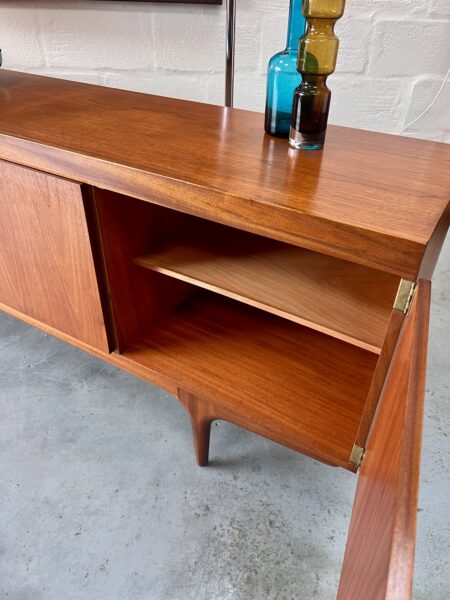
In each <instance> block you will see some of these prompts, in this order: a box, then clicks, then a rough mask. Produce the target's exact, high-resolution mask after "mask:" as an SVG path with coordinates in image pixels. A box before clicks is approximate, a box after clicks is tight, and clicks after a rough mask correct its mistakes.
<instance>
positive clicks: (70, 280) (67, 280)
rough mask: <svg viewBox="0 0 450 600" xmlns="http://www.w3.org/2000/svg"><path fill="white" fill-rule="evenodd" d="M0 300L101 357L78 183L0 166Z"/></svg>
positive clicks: (103, 344)
mask: <svg viewBox="0 0 450 600" xmlns="http://www.w3.org/2000/svg"><path fill="white" fill-rule="evenodd" d="M0 182H1V184H0V302H1V303H2V304H5V305H7V306H9V307H11V308H13V309H15V310H16V311H18V312H20V313H23V314H25V315H27V316H29V317H32V318H34V319H36V320H38V321H42V322H43V323H46V324H47V325H50V326H51V327H54V328H55V329H59V330H61V331H62V332H64V333H66V334H68V335H70V336H72V337H74V338H77V339H79V340H81V341H82V342H85V343H87V344H89V345H91V346H95V347H96V348H98V349H100V350H104V351H108V341H107V336H106V330H105V323H104V319H103V311H102V306H101V301H100V295H99V287H98V283H97V278H96V273H95V267H94V261H93V256H92V252H91V247H90V241H89V234H88V228H87V223H86V215H85V210H84V205H83V198H82V194H81V189H80V185H79V184H76V183H73V182H71V181H66V180H64V179H60V178H58V177H53V176H50V175H46V174H43V173H38V172H35V171H32V170H30V169H25V168H23V167H20V166H16V165H12V164H10V163H6V162H3V161H0Z"/></svg>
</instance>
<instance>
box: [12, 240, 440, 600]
mask: <svg viewBox="0 0 450 600" xmlns="http://www.w3.org/2000/svg"><path fill="white" fill-rule="evenodd" d="M449 266H450V244H447V246H446V248H445V251H444V254H443V256H442V257H441V261H440V265H439V268H438V272H437V273H436V277H435V284H434V296H433V310H432V323H431V337H430V354H429V371H428V382H427V403H426V419H425V430H424V451H423V465H422V483H421V495H420V508H419V524H418V550H417V561H416V577H415V595H414V598H416V599H417V600H422V599H423V600H425V599H426V600H443V599H446V598H450V568H449V562H450V548H449V540H450V535H449V534H450V481H449V480H450V477H449V475H450V460H449V458H448V457H449V456H450V436H449V433H450V402H449V400H450V393H449V366H450V335H449V332H450V310H449V309H450V303H449V301H448V299H449V297H450V277H449V274H450V271H449ZM0 339H1V346H0V411H1V416H2V418H1V422H0V451H1V461H0V486H1V490H0V534H1V537H0V598H1V599H2V600H3V599H7V600H144V599H145V600H291V599H295V600H299V599H305V600H308V599H310V598H317V599H327V600H329V599H331V598H333V597H334V595H335V591H336V589H337V584H338V578H339V571H340V567H341V561H342V557H343V552H344V546H345V540H346V535H347V529H348V525H349V519H350V512H351V506H352V502H353V494H354V487H355V483H356V478H355V476H354V475H353V474H351V473H348V472H346V471H344V470H338V469H333V468H330V467H326V466H324V465H322V464H319V463H316V462H315V461H313V460H310V459H308V458H305V457H303V456H300V455H298V454H295V453H294V452H291V451H289V450H286V449H284V448H282V447H281V446H278V445H276V444H273V443H270V442H268V441H265V440H264V439H263V438H261V437H258V436H256V435H252V434H250V433H247V432H245V431H242V430H240V429H239V428H237V427H233V426H231V425H229V424H226V423H219V424H217V425H215V426H214V427H213V436H212V453H211V454H212V465H211V467H209V468H207V469H200V468H198V467H196V466H195V464H194V456H193V450H192V445H191V444H192V442H191V434H190V429H189V423H188V419H187V417H186V415H185V413H184V410H183V409H182V408H181V406H179V404H178V403H177V401H176V400H175V399H174V398H172V397H170V396H169V395H167V394H166V393H164V392H162V391H161V390H158V389H156V388H155V387H152V386H151V385H148V384H146V383H144V382H142V381H139V380H138V379H135V378H134V377H131V376H129V375H127V374H126V373H122V372H120V371H118V370H117V369H115V368H113V367H112V366H109V365H105V364H103V363H102V362H101V361H99V360H96V359H94V358H92V357H90V356H88V355H87V354H84V353H82V352H80V351H78V350H76V349H74V348H72V347H70V346H68V345H66V344H65V343H63V342H61V341H58V340H56V339H53V338H52V337H50V336H47V335H45V334H44V333H41V332H40V331H37V330H36V329H33V328H32V327H29V326H27V325H25V324H23V323H20V322H19V321H16V320H14V319H12V318H10V317H7V316H1V317H0Z"/></svg>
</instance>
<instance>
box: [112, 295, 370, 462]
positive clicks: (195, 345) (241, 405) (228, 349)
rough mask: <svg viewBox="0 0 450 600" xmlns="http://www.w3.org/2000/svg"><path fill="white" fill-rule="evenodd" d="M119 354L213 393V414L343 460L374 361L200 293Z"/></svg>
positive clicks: (144, 370) (149, 371)
mask: <svg viewBox="0 0 450 600" xmlns="http://www.w3.org/2000/svg"><path fill="white" fill-rule="evenodd" d="M121 359H122V361H124V362H125V363H127V362H128V363H130V366H129V368H131V369H132V370H133V371H136V369H135V368H133V367H132V364H134V365H136V364H138V365H139V369H140V374H141V375H142V376H145V377H147V378H148V379H150V380H152V377H153V374H155V375H156V377H158V376H160V375H163V376H165V377H168V378H170V379H172V380H173V381H175V382H177V385H178V386H180V387H181V388H182V389H185V390H188V391H191V392H193V393H198V394H199V395H200V397H202V398H205V399H207V400H213V399H214V400H215V401H217V402H219V403H220V405H221V407H222V414H223V415H224V416H223V417H221V418H227V420H230V421H232V422H235V423H237V424H238V425H242V426H245V427H246V428H247V429H250V430H252V431H256V432H257V433H260V434H262V435H265V436H266V437H269V438H271V439H274V440H275V441H279V442H282V443H283V444H284V445H287V446H289V447H291V448H294V449H296V450H299V451H301V452H304V453H305V454H308V455H310V456H313V457H316V458H318V459H319V460H322V461H325V462H328V463H330V464H333V465H340V466H343V467H347V468H349V464H348V463H349V458H350V453H351V451H352V448H353V443H354V440H355V436H356V432H357V429H358V425H359V422H360V418H361V414H362V411H363V407H364V403H365V400H366V397H367V392H368V389H369V385H370V382H371V379H372V375H373V371H374V368H375V364H376V361H377V357H376V356H375V355H374V354H371V353H369V352H366V351H364V350H361V349H360V348H355V347H354V346H350V345H349V344H345V343H344V342H340V341H338V340H335V339H333V338H330V337H329V336H325V335H323V334H321V333H318V332H315V331H313V330H310V329H308V328H305V327H301V326H299V325H296V324H293V323H291V322H289V321H287V320H285V319H280V318H278V317H275V316H273V315H269V314H267V313H264V312H262V311H258V310H255V309H254V308H251V307H248V306H245V305H243V304H240V303H238V302H235V301H233V300H229V299H226V298H223V297H221V296H218V295H216V294H211V293H210V292H204V291H199V292H197V294H194V296H192V297H191V299H189V300H188V301H187V302H186V303H185V304H183V305H182V306H181V307H179V308H178V310H177V311H175V312H173V313H171V314H170V315H168V316H167V317H166V318H164V319H162V320H161V321H160V322H159V323H158V324H156V325H155V326H153V327H152V328H151V329H150V330H149V331H148V332H147V334H146V335H145V336H144V337H143V338H142V339H141V340H140V342H139V343H137V344H136V345H134V346H132V347H130V348H129V349H128V350H127V351H125V352H124V353H123V354H122V356H121ZM124 366H125V365H124ZM280 382H282V384H283V385H282V386H281V385H280Z"/></svg>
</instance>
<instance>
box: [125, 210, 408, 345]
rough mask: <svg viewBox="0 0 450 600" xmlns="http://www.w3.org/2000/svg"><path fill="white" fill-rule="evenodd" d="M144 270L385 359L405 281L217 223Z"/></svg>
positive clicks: (163, 251) (161, 251)
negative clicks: (390, 325) (396, 301)
mask: <svg viewBox="0 0 450 600" xmlns="http://www.w3.org/2000/svg"><path fill="white" fill-rule="evenodd" d="M134 262H135V263H136V264H138V265H140V266H142V267H145V268H147V269H151V270H152V271H157V272H158V273H163V274H164V275H169V276H171V277H175V278H177V279H180V280H182V281H186V282H188V283H193V284H195V285H197V286H200V287H202V288H205V289H208V290H211V291H213V292H216V293H219V294H223V295H224V296H228V297H230V298H233V299H235V300H239V301H241V302H245V303H246V304H250V305H251V306H254V307H256V308H260V309H263V310H266V311H268V312H271V313H273V314H276V315H279V316H281V317H284V318H286V319H289V320H291V321H294V322H296V323H300V324H301V325H306V326H308V327H312V328H313V329H317V330H318V331H321V332H323V333H326V334H328V335H332V336H334V337H336V338H338V339H341V340H344V341H347V342H349V343H351V344H354V345H356V346H359V347H361V348H364V349H366V350H370V351H371V352H375V353H377V354H379V352H380V349H381V347H382V344H383V341H384V338H385V336H386V331H387V326H388V322H389V318H390V315H391V311H392V306H393V303H394V298H395V294H396V292H397V288H398V284H399V278H398V277H397V276H395V275H391V274H389V273H383V272H381V271H376V270H374V269H370V268H368V267H363V266H360V265H356V264H354V263H350V262H347V261H343V260H340V259H336V258H333V257H330V256H326V255H324V254H318V253H316V252H311V251H309V250H305V249H303V248H298V247H295V246H290V245H288V244H283V243H281V242H277V241H274V240H270V239H267V238H263V237H261V236H257V235H252V234H249V233H246V232H242V231H239V230H236V229H233V228H230V227H225V226H222V225H217V224H214V223H210V222H201V221H198V222H197V221H193V223H192V226H188V228H187V231H186V232H185V233H184V234H181V235H177V238H176V241H168V242H165V243H163V244H162V245H160V246H158V247H157V248H156V249H155V250H154V251H153V252H151V253H149V254H145V255H143V256H139V257H137V258H136V259H135V261H134Z"/></svg>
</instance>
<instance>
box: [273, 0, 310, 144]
mask: <svg viewBox="0 0 450 600" xmlns="http://www.w3.org/2000/svg"><path fill="white" fill-rule="evenodd" d="M304 31H305V17H304V16H303V14H302V0H291V3H290V7H289V26H288V36H287V44H286V49H285V50H283V52H278V54H275V55H274V56H272V58H271V59H270V61H269V66H268V68H267V96H266V119H265V125H264V127H265V130H266V132H267V133H268V134H270V135H274V136H276V137H283V138H288V137H289V128H290V125H291V112H292V100H293V97H294V90H295V88H296V87H298V86H299V85H300V83H301V81H302V78H301V75H300V73H299V72H298V71H297V52H298V40H299V38H300V36H302V35H303V33H304Z"/></svg>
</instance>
